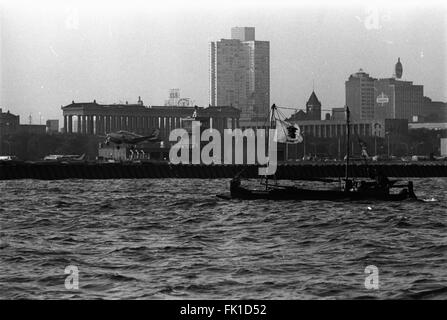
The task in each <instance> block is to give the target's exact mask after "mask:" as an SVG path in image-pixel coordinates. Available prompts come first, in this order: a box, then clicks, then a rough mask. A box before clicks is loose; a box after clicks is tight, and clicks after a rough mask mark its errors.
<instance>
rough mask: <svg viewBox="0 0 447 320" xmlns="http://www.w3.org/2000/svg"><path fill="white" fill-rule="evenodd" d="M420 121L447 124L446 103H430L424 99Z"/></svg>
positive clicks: (426, 98)
mask: <svg viewBox="0 0 447 320" xmlns="http://www.w3.org/2000/svg"><path fill="white" fill-rule="evenodd" d="M422 120H423V121H425V122H447V102H442V101H432V99H430V98H429V97H424V106H423V108H422Z"/></svg>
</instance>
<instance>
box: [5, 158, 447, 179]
mask: <svg viewBox="0 0 447 320" xmlns="http://www.w3.org/2000/svg"><path fill="white" fill-rule="evenodd" d="M368 167H369V168H371V167H372V168H376V169H378V170H381V171H382V172H383V173H384V174H386V175H387V176H390V177H447V162H445V161H433V162H407V163H404V162H398V163H397V162H392V163H372V164H370V165H369V166H366V165H365V164H362V163H353V164H351V165H350V166H349V172H350V175H354V176H357V177H367V176H368ZM243 169H244V171H243V173H242V176H243V177H245V178H258V167H257V166H255V165H187V164H180V165H172V164H169V163H166V162H123V163H101V162H12V161H5V162H0V180H11V179H42V180H59V179H142V178H153V179H159V178H184V179H196V178H198V179H219V178H232V177H233V176H234V175H236V174H237V173H239V172H241V171H242V170H243ZM344 175H345V166H344V164H343V163H342V162H328V163H326V162H301V163H290V164H289V163H287V164H278V169H277V171H276V176H277V178H278V179H289V180H300V179H306V178H338V177H340V176H341V177H343V176H344Z"/></svg>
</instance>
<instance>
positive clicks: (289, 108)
mask: <svg viewBox="0 0 447 320" xmlns="http://www.w3.org/2000/svg"><path fill="white" fill-rule="evenodd" d="M277 108H278V109H287V110H297V111H298V110H305V109H301V108H291V107H278V106H277ZM321 111H332V109H321Z"/></svg>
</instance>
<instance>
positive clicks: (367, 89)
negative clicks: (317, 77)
mask: <svg viewBox="0 0 447 320" xmlns="http://www.w3.org/2000/svg"><path fill="white" fill-rule="evenodd" d="M402 74H403V66H402V62H401V61H400V58H398V61H397V63H396V65H395V67H394V74H393V76H392V77H390V78H382V79H376V78H373V77H371V76H370V75H369V74H367V73H366V72H364V71H363V70H362V69H360V71H359V72H357V73H355V74H353V75H351V76H350V77H349V80H348V81H346V83H345V87H346V105H348V106H349V108H350V110H351V117H352V119H353V120H371V119H375V120H384V119H406V120H408V121H433V122H436V121H441V122H442V121H446V120H447V107H446V103H445V102H440V101H432V100H431V99H430V98H428V97H424V86H423V85H417V84H414V83H413V82H412V81H405V80H402ZM415 119H416V120H415Z"/></svg>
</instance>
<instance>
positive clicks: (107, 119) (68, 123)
mask: <svg viewBox="0 0 447 320" xmlns="http://www.w3.org/2000/svg"><path fill="white" fill-rule="evenodd" d="M194 110H195V109H194V107H180V106H144V105H143V103H142V102H141V101H140V102H139V103H137V104H108V105H104V104H98V103H96V101H93V102H79V103H75V102H74V101H72V103H71V104H69V105H66V106H63V107H62V112H63V117H64V131H65V132H66V133H77V134H88V135H105V134H107V133H110V132H116V131H119V130H125V131H130V132H134V133H137V134H142V135H148V134H150V133H151V132H152V131H153V130H154V129H159V130H160V138H161V139H162V140H163V141H164V142H166V143H167V142H168V141H169V134H170V132H171V131H172V130H173V129H176V128H181V127H182V125H181V121H182V119H184V118H187V117H191V116H192V114H193V113H194ZM197 114H198V116H199V117H201V118H203V117H206V118H209V119H210V123H211V125H212V127H213V128H215V129H218V130H219V131H221V132H222V131H223V129H227V128H229V129H230V128H237V127H239V115H240V110H238V109H236V108H233V107H208V108H202V107H199V108H197Z"/></svg>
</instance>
